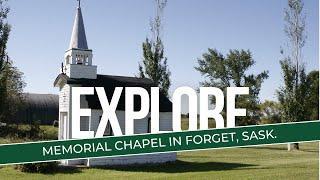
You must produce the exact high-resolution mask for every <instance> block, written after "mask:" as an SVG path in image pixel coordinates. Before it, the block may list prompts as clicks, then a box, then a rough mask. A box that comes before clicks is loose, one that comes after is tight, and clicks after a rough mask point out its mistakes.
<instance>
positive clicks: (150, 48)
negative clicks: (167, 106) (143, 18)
mask: <svg viewBox="0 0 320 180" xmlns="http://www.w3.org/2000/svg"><path fill="white" fill-rule="evenodd" d="M155 1H156V6H157V13H156V17H155V19H154V20H153V21H151V23H150V25H151V33H152V38H151V39H149V38H146V41H145V42H144V43H142V50H143V60H142V64H140V63H139V75H138V76H139V77H141V78H145V77H147V78H150V79H152V80H153V81H154V82H155V83H156V84H157V85H158V86H159V87H160V90H161V91H162V93H164V94H165V95H166V96H168V91H169V88H170V85H171V81H170V74H171V73H170V70H169V69H168V65H167V58H166V57H165V56H164V46H163V43H162V40H161V29H162V13H163V10H164V8H165V6H166V4H167V1H166V0H155Z"/></svg>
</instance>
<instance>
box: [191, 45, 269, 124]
mask: <svg viewBox="0 0 320 180" xmlns="http://www.w3.org/2000/svg"><path fill="white" fill-rule="evenodd" d="M254 64H255V61H254V60H253V59H252V55H251V52H250V51H249V50H247V51H245V50H230V51H229V53H228V54H227V56H226V57H224V56H223V55H222V54H221V53H219V52H218V51H217V50H214V49H210V48H209V49H208V52H207V53H204V54H203V55H202V58H199V59H198V67H195V69H196V70H197V71H199V72H200V73H201V75H202V76H205V77H206V78H207V79H206V80H205V81H203V82H201V83H200V84H201V85H202V86H206V87H218V88H220V89H222V90H224V92H225V91H226V88H227V87H231V86H236V87H249V95H247V96H239V97H238V98H237V99H236V106H237V107H243V108H246V109H247V117H237V118H236V124H237V125H248V124H256V123H257V121H258V119H259V103H260V102H259V97H258V95H259V93H260V89H261V84H262V83H263V81H264V80H265V79H267V78H268V72H267V71H263V72H262V73H260V74H258V75H254V74H248V73H247V71H248V70H249V69H250V67H252V66H253V65H254ZM214 101H215V99H214V98H212V99H211V102H212V103H213V104H214ZM225 110H226V107H225V108H224V112H225Z"/></svg>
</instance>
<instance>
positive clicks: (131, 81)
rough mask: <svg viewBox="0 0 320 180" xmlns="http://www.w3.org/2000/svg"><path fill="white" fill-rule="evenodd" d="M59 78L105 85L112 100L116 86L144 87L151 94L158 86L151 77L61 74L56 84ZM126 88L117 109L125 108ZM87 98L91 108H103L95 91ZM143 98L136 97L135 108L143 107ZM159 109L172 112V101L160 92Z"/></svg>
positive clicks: (73, 81)
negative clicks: (71, 75) (73, 75)
mask: <svg viewBox="0 0 320 180" xmlns="http://www.w3.org/2000/svg"><path fill="white" fill-rule="evenodd" d="M59 79H60V80H61V79H62V80H63V81H65V83H67V84H81V86H82V87H104V89H105V91H106V95H107V97H108V100H109V101H110V100H111V98H112V96H113V92H114V90H115V88H116V87H142V88H144V89H146V90H147V91H148V93H149V96H150V90H151V87H157V86H156V85H155V84H154V83H153V81H152V80H151V79H148V78H136V77H126V76H111V75H97V79H72V78H69V77H68V76H66V75H64V74H60V75H59V76H58V77H57V79H56V81H55V85H56V84H57V82H58V81H59ZM124 92H125V89H123V91H122V94H121V97H120V100H119V102H118V106H117V110H125V95H124V94H125V93H124ZM86 100H87V101H88V105H89V108H91V109H101V105H100V101H99V99H98V96H97V94H96V92H95V95H91V96H90V95H87V96H86ZM140 100H141V99H140V98H139V97H138V96H137V97H135V99H134V110H135V111H138V110H140V109H141V101H140ZM159 111H160V112H171V111H172V103H171V101H170V100H169V99H168V98H167V97H166V96H165V95H164V94H163V93H161V92H160V94H159Z"/></svg>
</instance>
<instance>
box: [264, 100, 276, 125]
mask: <svg viewBox="0 0 320 180" xmlns="http://www.w3.org/2000/svg"><path fill="white" fill-rule="evenodd" d="M260 113H261V115H260V117H261V118H260V120H261V123H262V124H273V123H280V122H281V117H280V104H279V103H278V102H275V101H269V100H266V101H264V102H263V103H261V104H260Z"/></svg>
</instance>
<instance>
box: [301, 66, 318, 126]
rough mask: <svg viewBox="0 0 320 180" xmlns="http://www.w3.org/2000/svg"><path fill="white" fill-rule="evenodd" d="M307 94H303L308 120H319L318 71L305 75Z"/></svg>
mask: <svg viewBox="0 0 320 180" xmlns="http://www.w3.org/2000/svg"><path fill="white" fill-rule="evenodd" d="M306 83H307V92H306V93H305V96H304V97H305V98H306V99H307V100H306V106H307V108H306V109H307V111H308V120H319V71H311V72H310V73H309V74H308V75H307V81H306Z"/></svg>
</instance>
